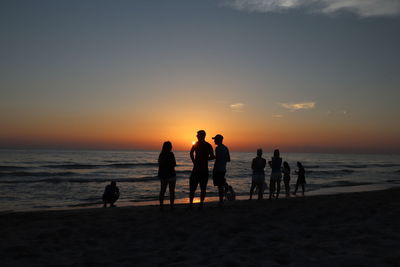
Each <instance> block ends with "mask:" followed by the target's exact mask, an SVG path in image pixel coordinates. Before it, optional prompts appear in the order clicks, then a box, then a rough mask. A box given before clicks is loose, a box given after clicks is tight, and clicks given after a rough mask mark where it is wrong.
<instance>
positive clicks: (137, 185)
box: [0, 150, 400, 211]
mask: <svg viewBox="0 0 400 267" xmlns="http://www.w3.org/2000/svg"><path fill="white" fill-rule="evenodd" d="M174 153H175V157H176V160H177V165H178V166H177V167H176V170H177V186H176V198H177V199H184V198H187V197H188V194H189V191H188V183H189V180H188V179H189V175H190V172H191V169H192V163H191V161H190V158H189V152H180V151H178V152H174ZM158 154H159V152H158V151H82V150H76V151H72V150H63V151H61V150H0V211H4V210H36V209H47V208H71V207H72V208H73V207H85V206H89V207H90V206H97V205H99V204H100V203H101V196H102V194H103V191H104V187H105V186H106V185H107V184H108V183H109V181H110V180H116V181H117V185H118V187H119V188H120V191H121V197H120V199H119V201H118V202H119V203H121V204H124V205H129V204H132V205H133V204H135V203H138V202H140V203H142V202H144V201H155V200H157V199H158V193H159V187H160V185H159V179H158V178H157V168H158V165H157V158H158ZM271 156H272V152H271V153H265V154H264V157H265V158H266V159H267V160H268V159H269V158H270V157H271ZM281 156H282V158H283V159H284V160H286V161H288V163H289V165H290V166H291V169H292V179H291V187H292V191H293V189H294V185H295V183H296V178H297V177H296V175H295V174H294V171H295V170H296V162H297V161H301V162H302V163H303V165H304V166H305V169H306V180H307V185H306V194H309V195H310V194H324V193H341V192H348V191H366V190H371V189H380V188H389V187H396V186H400V155H349V154H301V153H284V152H283V153H282V155H281ZM254 157H255V153H245V152H231V158H232V161H231V162H230V163H228V168H227V174H226V178H227V181H228V183H229V184H231V185H232V186H233V188H234V189H235V191H236V193H237V195H238V196H243V197H245V196H246V197H247V196H248V194H249V188H250V184H251V168H250V166H251V160H252V158H254ZM212 165H213V163H212V162H210V164H209V167H210V170H211V169H212ZM268 172H269V169H268V168H267V173H268ZM210 177H211V176H210ZM267 177H268V175H267ZM267 180H268V178H267ZM282 188H283V187H282ZM197 194H198V192H197ZM207 196H217V190H216V188H214V187H213V186H212V180H211V179H210V180H209V186H208V189H207ZM283 196H284V195H283V194H282V197H283Z"/></svg>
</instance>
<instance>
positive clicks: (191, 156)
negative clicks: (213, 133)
mask: <svg viewBox="0 0 400 267" xmlns="http://www.w3.org/2000/svg"><path fill="white" fill-rule="evenodd" d="M190 159H191V160H192V162H193V163H194V146H192V149H190Z"/></svg>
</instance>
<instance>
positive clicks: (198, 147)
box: [189, 130, 214, 209]
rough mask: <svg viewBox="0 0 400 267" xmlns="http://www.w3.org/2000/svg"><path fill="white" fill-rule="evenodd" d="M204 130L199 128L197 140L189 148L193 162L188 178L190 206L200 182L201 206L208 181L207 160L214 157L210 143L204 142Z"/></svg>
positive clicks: (201, 206) (201, 205) (200, 207)
mask: <svg viewBox="0 0 400 267" xmlns="http://www.w3.org/2000/svg"><path fill="white" fill-rule="evenodd" d="M205 139H206V132H205V131H204V130H200V131H198V132H197V140H198V141H197V142H196V144H194V145H193V146H192V149H191V150H190V158H191V159H192V162H193V170H192V173H191V175H190V179H189V187H190V193H189V199H190V204H189V207H190V208H191V207H192V205H193V199H194V193H195V192H196V189H197V185H198V184H200V190H201V193H200V206H199V209H202V208H203V205H204V199H205V197H206V190H207V183H208V161H209V160H213V159H214V152H213V148H212V146H211V145H210V143H208V142H206V140H205Z"/></svg>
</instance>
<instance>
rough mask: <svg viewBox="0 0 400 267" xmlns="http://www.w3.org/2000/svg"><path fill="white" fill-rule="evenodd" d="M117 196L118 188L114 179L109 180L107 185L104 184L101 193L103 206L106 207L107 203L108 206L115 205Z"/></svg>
mask: <svg viewBox="0 0 400 267" xmlns="http://www.w3.org/2000/svg"><path fill="white" fill-rule="evenodd" d="M118 198H119V188H118V186H117V182H116V181H111V183H110V184H109V185H107V186H106V188H105V189H104V193H103V203H104V208H106V207H107V204H110V207H115V205H114V203H115V202H116V201H117V200H118Z"/></svg>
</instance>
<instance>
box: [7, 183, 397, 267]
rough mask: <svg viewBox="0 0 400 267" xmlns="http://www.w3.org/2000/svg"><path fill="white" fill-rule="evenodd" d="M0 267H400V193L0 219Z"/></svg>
mask: <svg viewBox="0 0 400 267" xmlns="http://www.w3.org/2000/svg"><path fill="white" fill-rule="evenodd" d="M0 240H1V241H0V254H1V255H0V257H1V266H72V265H73V266H105V265H109V266H400V253H399V251H400V188H396V189H389V190H384V191H373V192H362V193H349V194H338V195H325V196H308V197H304V198H302V197H296V198H290V199H279V200H273V201H268V200H263V201H257V200H253V201H243V200H241V201H234V202H229V203H228V202H227V203H225V204H224V206H223V207H222V208H221V207H218V206H217V205H216V203H206V205H205V208H204V209H203V210H201V211H200V210H197V209H196V208H195V209H193V210H190V211H188V210H187V209H186V205H177V207H176V209H175V210H174V211H170V210H169V208H168V207H167V206H166V209H165V210H164V211H163V212H160V211H159V209H158V207H157V206H135V207H117V208H107V209H103V208H97V209H81V210H64V211H37V212H15V213H11V212H10V213H7V212H3V213H1V214H0Z"/></svg>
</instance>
